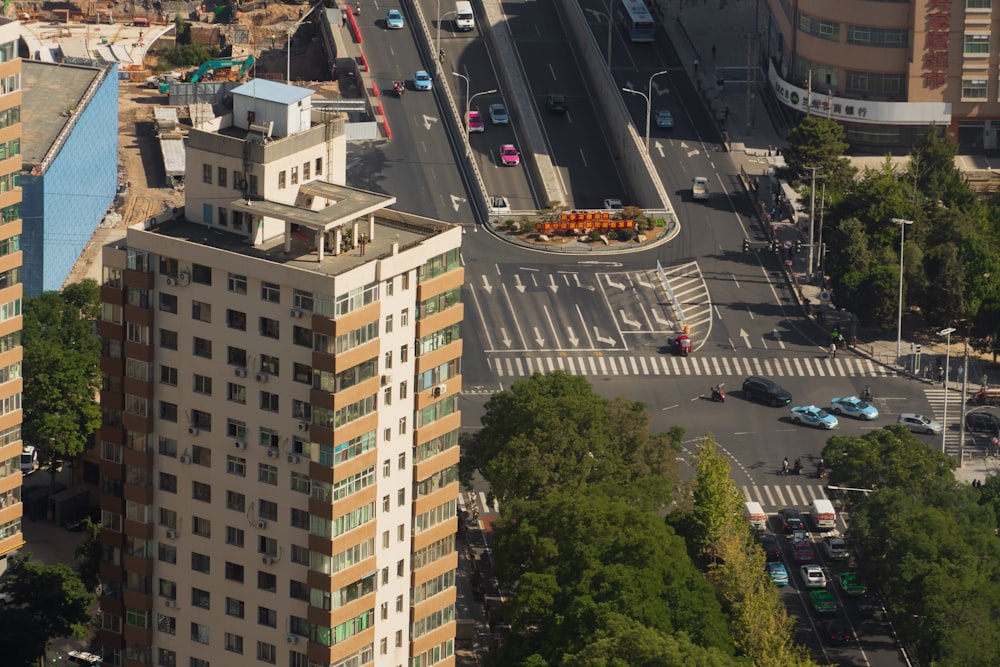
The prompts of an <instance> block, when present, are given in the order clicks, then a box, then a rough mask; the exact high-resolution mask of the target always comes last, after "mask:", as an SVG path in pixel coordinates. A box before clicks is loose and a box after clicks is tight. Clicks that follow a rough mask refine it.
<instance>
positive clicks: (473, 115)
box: [469, 111, 486, 132]
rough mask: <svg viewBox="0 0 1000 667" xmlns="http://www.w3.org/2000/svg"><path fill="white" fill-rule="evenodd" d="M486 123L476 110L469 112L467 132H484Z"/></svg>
mask: <svg viewBox="0 0 1000 667" xmlns="http://www.w3.org/2000/svg"><path fill="white" fill-rule="evenodd" d="M485 131H486V124H485V123H484V122H483V117H482V116H481V115H479V112H478V111H470V112H469V132H485Z"/></svg>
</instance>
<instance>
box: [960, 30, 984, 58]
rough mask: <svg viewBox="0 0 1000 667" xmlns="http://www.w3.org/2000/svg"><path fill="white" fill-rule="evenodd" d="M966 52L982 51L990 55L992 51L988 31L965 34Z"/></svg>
mask: <svg viewBox="0 0 1000 667" xmlns="http://www.w3.org/2000/svg"><path fill="white" fill-rule="evenodd" d="M965 52H966V53H982V54H986V55H989V52H990V34H989V33H988V32H986V33H982V32H981V33H971V34H970V33H966V35H965Z"/></svg>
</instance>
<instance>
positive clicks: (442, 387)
mask: <svg viewBox="0 0 1000 667" xmlns="http://www.w3.org/2000/svg"><path fill="white" fill-rule="evenodd" d="M446 391H448V385H446V384H439V385H438V386H436V387H434V398H437V397H438V396H440V395H441V394H443V393H444V392H446Z"/></svg>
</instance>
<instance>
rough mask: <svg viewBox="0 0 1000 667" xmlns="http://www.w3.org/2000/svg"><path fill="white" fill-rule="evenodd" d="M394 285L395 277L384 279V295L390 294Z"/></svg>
mask: <svg viewBox="0 0 1000 667" xmlns="http://www.w3.org/2000/svg"><path fill="white" fill-rule="evenodd" d="M395 286H396V279H395V278H389V279H388V280H386V281H385V295H386V296H392V294H393V289H394V288H395Z"/></svg>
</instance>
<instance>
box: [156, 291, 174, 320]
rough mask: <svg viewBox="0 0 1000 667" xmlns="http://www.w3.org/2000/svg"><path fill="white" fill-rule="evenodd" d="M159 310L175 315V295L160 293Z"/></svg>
mask: <svg viewBox="0 0 1000 667" xmlns="http://www.w3.org/2000/svg"><path fill="white" fill-rule="evenodd" d="M160 310H162V311H163V312H165V313H173V314H175V315H176V314H177V295H176V294H166V293H164V292H160Z"/></svg>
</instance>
